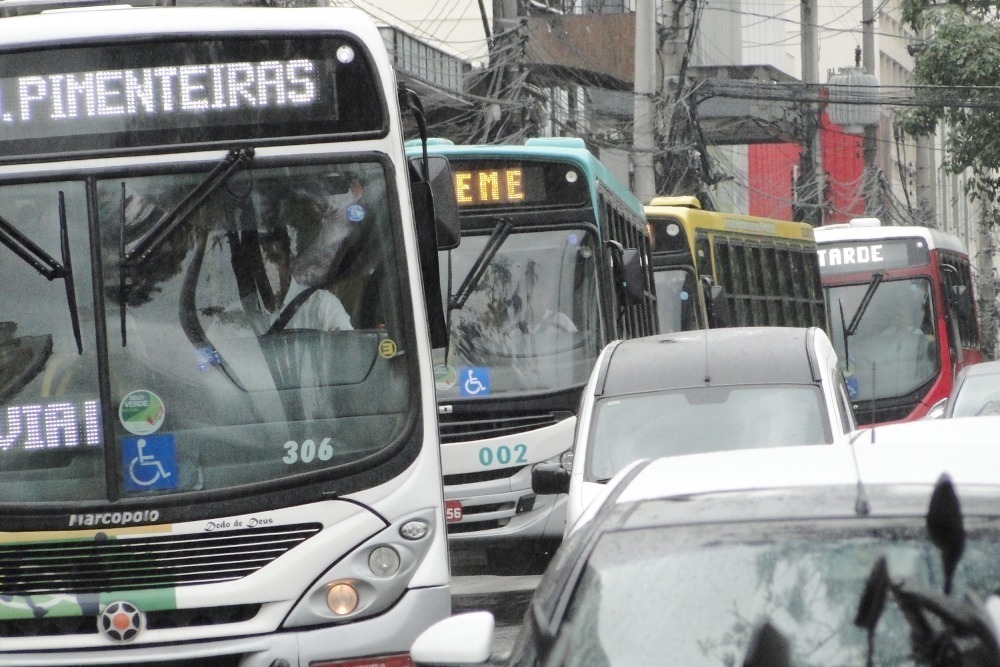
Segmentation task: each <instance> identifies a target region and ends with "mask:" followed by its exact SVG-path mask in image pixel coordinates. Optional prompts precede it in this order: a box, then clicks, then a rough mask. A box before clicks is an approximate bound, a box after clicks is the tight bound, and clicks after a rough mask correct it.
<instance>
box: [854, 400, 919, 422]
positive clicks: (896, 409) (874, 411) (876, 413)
mask: <svg viewBox="0 0 1000 667" xmlns="http://www.w3.org/2000/svg"><path fill="white" fill-rule="evenodd" d="M919 403H920V402H919V401H916V400H913V401H908V402H906V403H903V404H896V405H879V406H874V407H873V406H872V402H871V401H861V402H859V403H858V404H857V407H856V408H855V409H854V419H855V421H857V422H858V426H869V425H871V424H883V423H886V422H895V421H899V420H901V419H906V417H907V416H909V414H910V413H911V412H913V411H914V410H915V409H916V408H917V405H919Z"/></svg>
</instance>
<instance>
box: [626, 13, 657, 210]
mask: <svg viewBox="0 0 1000 667" xmlns="http://www.w3.org/2000/svg"><path fill="white" fill-rule="evenodd" d="M655 7H656V0H636V5H635V84H634V92H635V103H634V104H635V106H634V110H633V114H634V115H633V121H634V128H633V131H632V154H633V158H632V163H633V165H634V169H635V172H634V180H635V182H634V183H633V186H632V188H633V190H635V194H636V197H638V198H639V201H641V202H642V203H644V204H648V203H649V200H650V199H652V198H653V197H655V196H656V175H655V172H654V170H653V151H654V149H655V147H656V144H655V141H656V133H655V123H654V119H655V116H654V108H655V105H654V104H653V96H654V95H655V94H656V91H657V85H656V83H657V82H656V9H655Z"/></svg>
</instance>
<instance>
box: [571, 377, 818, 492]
mask: <svg viewBox="0 0 1000 667" xmlns="http://www.w3.org/2000/svg"><path fill="white" fill-rule="evenodd" d="M826 415H827V412H826V408H825V406H824V404H823V394H822V392H821V391H820V388H819V387H814V386H807V385H745V386H728V387H726V386H722V387H695V388H688V389H679V390H674V391H664V392H655V393H648V394H634V395H626V396H615V397H611V398H605V399H603V400H600V401H598V402H597V404H596V405H595V407H594V417H593V420H592V426H591V432H590V442H589V443H588V448H589V449H588V452H589V453H588V456H587V460H588V462H589V464H588V470H587V472H586V477H587V479H589V480H607V479H610V478H611V477H613V476H614V475H615V473H617V472H618V471H619V470H621V469H622V468H624V467H625V466H626V465H628V464H629V463H631V462H632V461H636V460H638V459H644V458H657V457H660V456H677V455H680V454H697V453H700V452H714V451H720V450H726V449H751V448H755V447H782V446H786V445H815V444H820V443H824V442H832V441H833V436H832V432H831V428H830V426H829V424H828V419H827V417H826Z"/></svg>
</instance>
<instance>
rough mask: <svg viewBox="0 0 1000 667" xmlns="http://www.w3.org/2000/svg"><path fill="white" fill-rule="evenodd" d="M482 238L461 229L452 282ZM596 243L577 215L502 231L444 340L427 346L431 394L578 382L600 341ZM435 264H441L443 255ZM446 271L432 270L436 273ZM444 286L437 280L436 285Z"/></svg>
mask: <svg viewBox="0 0 1000 667" xmlns="http://www.w3.org/2000/svg"><path fill="white" fill-rule="evenodd" d="M488 239H489V236H488V235H472V234H469V235H463V237H462V245H461V246H460V247H459V248H458V249H457V250H455V251H451V258H450V261H451V277H452V281H453V285H452V288H451V290H452V291H453V290H454V285H456V284H458V283H460V282H461V281H462V280H463V279H464V278H465V276H466V275H467V274H468V273H469V271H470V269H471V268H473V264H474V263H475V262H476V259H477V258H478V257H479V256H480V255H481V254H482V252H483V249H484V246H485V245H486V243H487V240H488ZM597 253H598V248H597V241H596V239H595V237H594V235H593V234H592V232H591V231H589V230H588V229H587V228H585V227H584V226H582V225H581V226H580V227H577V228H570V229H557V230H548V231H537V230H531V231H515V232H514V233H512V234H511V235H509V236H508V237H507V239H506V241H504V243H503V245H501V246H500V248H499V250H498V251H497V253H496V254H495V255H494V256H493V258H492V259H491V260H490V262H489V263H488V264H487V266H486V267H485V270H484V272H483V273H482V275H481V276H480V278H479V279H478V281H476V283H475V285H474V287H473V290H472V291H471V293H470V295H469V298H468V299H467V300H466V301H465V303H464V304H462V305H461V307H460V308H456V309H453V310H452V311H451V313H450V329H451V336H450V347H449V349H448V351H447V355H446V354H445V351H444V350H437V351H436V354H435V364H436V366H437V371H436V381H437V390H438V398H439V399H442V398H447V399H451V398H475V397H477V396H492V397H496V396H498V395H517V394H523V393H525V392H531V391H535V392H537V391H538V390H545V391H550V390H560V389H565V388H568V387H572V386H575V385H581V384H584V383H585V382H586V381H587V378H588V376H589V375H590V370H591V368H592V367H593V364H594V361H595V360H596V359H597V354H598V352H599V351H600V350H599V343H600V341H601V337H600V316H599V310H598V299H599V294H598V278H597V276H598V273H597ZM441 266H442V268H443V269H444V267H446V266H448V258H447V257H442V261H441ZM446 274H447V271H445V270H442V279H443V280H445V281H447V275H446ZM448 291H449V290H448V286H447V285H444V286H443V290H442V292H443V293H448ZM470 370H471V371H472V375H469V371H470ZM467 378H473V379H474V380H475V381H474V382H473V383H472V384H470V383H468V382H465V381H464V380H465V379H467ZM467 385H468V386H467Z"/></svg>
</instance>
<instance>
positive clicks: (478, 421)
mask: <svg viewBox="0 0 1000 667" xmlns="http://www.w3.org/2000/svg"><path fill="white" fill-rule="evenodd" d="M571 416H572V413H570V412H565V411H557V412H551V411H547V410H546V411H541V412H532V411H519V412H518V411H515V412H501V413H487V414H472V415H461V414H441V415H438V428H439V429H440V430H441V442H442V443H447V444H450V443H454V442H464V441H466V440H481V439H485V438H500V437H503V436H508V435H516V434H518V433H525V432H527V431H534V430H535V429H539V428H544V427H546V426H553V425H555V424H558V423H559V422H560V421H562V420H564V419H567V418H568V417H571Z"/></svg>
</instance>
